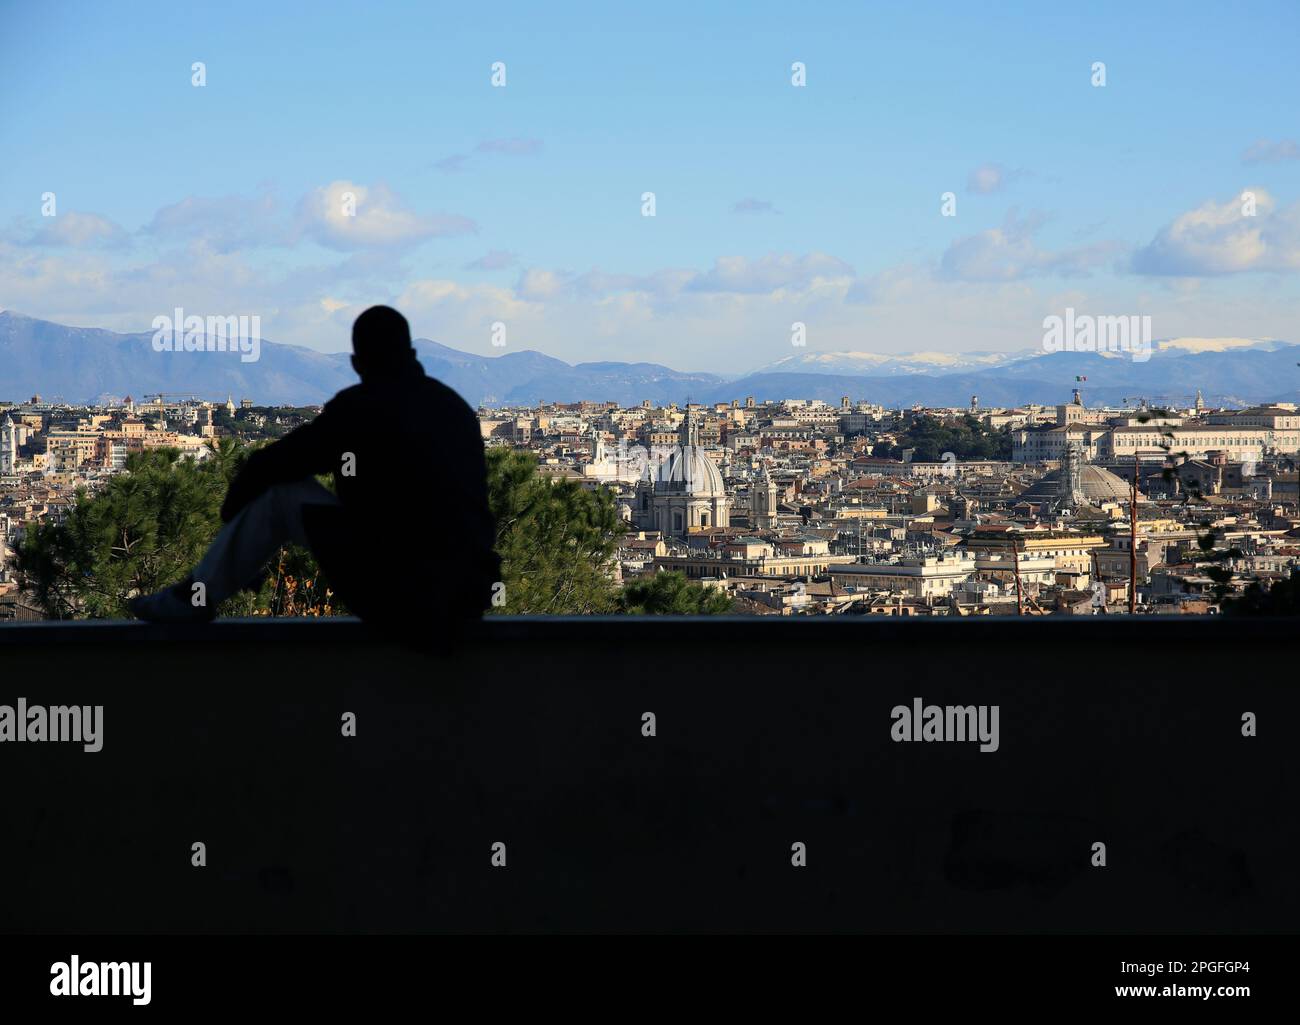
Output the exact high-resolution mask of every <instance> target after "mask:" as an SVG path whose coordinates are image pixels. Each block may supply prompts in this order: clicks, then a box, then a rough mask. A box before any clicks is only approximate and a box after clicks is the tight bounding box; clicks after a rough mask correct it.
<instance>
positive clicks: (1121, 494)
mask: <svg viewBox="0 0 1300 1025" xmlns="http://www.w3.org/2000/svg"><path fill="white" fill-rule="evenodd" d="M1065 486H1066V485H1065V469H1064V468H1062V469H1059V470H1053V471H1052V472H1051V473H1049V474H1046V475H1045V476H1044V477H1043V478H1042V479H1040V480H1038V481H1036V482H1035V483H1034V484H1032V485H1031V486H1030V487H1029V489H1028V490H1027V491H1024V492H1022V493H1021V495H1020V497H1021V498H1023V499H1025V500H1026V501H1029V502H1042V501H1049V500H1051V499H1054V498H1060V497H1062V495H1063V493H1064V489H1065ZM1079 490H1080V491H1082V492H1083V497H1084V498H1086V499H1087V500H1088V501H1089V502H1127V501H1128V500H1129V497H1130V492H1131V491H1132V485H1131V484H1129V482H1128V481H1126V480H1125V479H1124V478H1123V477H1119V476H1117V475H1116V474H1113V473H1111V472H1110V471H1109V470H1107V469H1104V468H1103V467H1100V466H1093V465H1092V464H1091V463H1084V464H1083V465H1082V466H1080V467H1079Z"/></svg>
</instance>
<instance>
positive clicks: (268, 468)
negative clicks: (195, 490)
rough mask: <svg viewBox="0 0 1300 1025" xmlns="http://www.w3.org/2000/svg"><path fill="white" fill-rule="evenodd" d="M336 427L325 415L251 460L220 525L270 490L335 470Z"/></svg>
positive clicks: (243, 469)
mask: <svg viewBox="0 0 1300 1025" xmlns="http://www.w3.org/2000/svg"><path fill="white" fill-rule="evenodd" d="M333 423H334V418H333V417H331V416H330V415H329V413H328V411H322V412H321V414H320V415H319V416H317V417H316V419H314V420H311V421H309V422H308V423H305V424H303V425H302V426H301V427H297V428H295V429H294V430H292V431H290V432H289V433H288V434H286V435H285V436H284V437H283V438H281V439H280V440H279V441H275V442H272V443H271V444H270V445H267V446H266V447H265V448H260V449H258V450H257V451H256V452H254V453H253V454H252V455H251V456H249V457H248V460H247V462H245V463H244V465H243V467H241V469H240V471H239V473H237V474H236V475H235V479H234V480H232V481H231V482H230V489H229V490H228V491H227V492H226V500H225V501H224V502H223V503H222V504H221V521H222V522H223V523H229V522H230V520H231V519H233V518H234V516H235V514H236V513H238V512H239V510H240V509H242V508H244V506H246V505H247V504H248V503H249V502H251V501H252V500H253V499H255V498H257V497H258V496H259V495H261V494H262V492H264V491H266V490H267V488H270V487H273V486H274V485H276V484H287V483H289V482H290V481H295V480H302V478H304V477H311V476H313V475H315V474H318V473H328V472H329V471H330V470H333V469H334V468H335V466H336V465H337V460H338V455H339V454H338V452H336V451H335V449H336V448H337V446H336V445H334V444H333V443H332V442H331V438H332V436H333Z"/></svg>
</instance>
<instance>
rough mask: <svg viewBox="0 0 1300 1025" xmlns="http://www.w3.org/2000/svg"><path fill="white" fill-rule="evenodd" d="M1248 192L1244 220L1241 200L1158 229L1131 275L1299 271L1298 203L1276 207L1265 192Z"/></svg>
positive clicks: (1210, 204)
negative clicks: (1250, 199)
mask: <svg viewBox="0 0 1300 1025" xmlns="http://www.w3.org/2000/svg"><path fill="white" fill-rule="evenodd" d="M1247 191H1249V192H1252V193H1253V194H1254V199H1255V214H1254V216H1245V214H1244V211H1243V206H1244V204H1243V201H1242V198H1241V196H1234V197H1232V198H1230V199H1228V200H1226V201H1225V202H1222V203H1216V202H1215V201H1214V200H1209V201H1207V202H1205V203H1203V204H1201V206H1199V207H1197V208H1196V209H1195V210H1189V211H1187V212H1186V213H1183V214H1180V215H1179V216H1178V217H1176V218H1175V219H1174V220H1173V222H1172V223H1170V224H1168V225H1166V226H1165V227H1163V228H1161V229H1160V231H1158V232H1157V233H1156V236H1155V238H1153V239H1152V240H1151V242H1150V243H1149V244H1148V245H1146V246H1144V247H1143V248H1141V249H1139V250H1138V251H1137V252H1136V253H1135V254H1134V255H1133V260H1132V268H1133V270H1134V271H1135V272H1136V273H1138V274H1150V275H1172V276H1178V275H1182V276H1189V277H1204V276H1212V275H1220V274H1240V273H1244V272H1248V271H1293V270H1297V269H1300V203H1293V204H1292V205H1291V206H1289V207H1285V208H1279V207H1278V205H1277V202H1276V200H1274V199H1273V197H1272V196H1271V195H1270V194H1269V193H1268V192H1266V191H1265V190H1263V189H1250V190H1247Z"/></svg>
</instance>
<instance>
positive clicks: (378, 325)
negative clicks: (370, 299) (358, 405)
mask: <svg viewBox="0 0 1300 1025" xmlns="http://www.w3.org/2000/svg"><path fill="white" fill-rule="evenodd" d="M414 362H415V349H414V347H413V346H412V345H411V325H410V324H408V323H407V322H406V318H405V317H403V316H402V315H401V314H400V313H398V312H397V311H396V310H395V309H393V308H392V307H391V306H372V307H370V309H368V310H366V311H365V313H363V314H361V316H359V317H358V318H357V319H356V321H355V322H354V323H353V325H352V368H353V369H354V370H355V371H356V372H357V373H358V374H360V375H361V377H362V378H363V379H364V378H366V377H370V376H373V375H375V374H390V373H395V372H400V371H403V370H406V369H407V368H409V367H410V366H411V365H412V364H413V363H414Z"/></svg>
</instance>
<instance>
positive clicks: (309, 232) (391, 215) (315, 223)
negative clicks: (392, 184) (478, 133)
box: [296, 180, 478, 250]
mask: <svg viewBox="0 0 1300 1025" xmlns="http://www.w3.org/2000/svg"><path fill="white" fill-rule="evenodd" d="M349 197H352V200H353V201H352V202H351V203H349ZM349 209H355V213H354V214H350V213H349V212H348V211H349ZM296 229H297V232H296V233H297V234H298V235H300V236H304V235H305V236H307V237H310V238H312V239H314V240H315V241H316V242H318V243H320V244H321V245H323V246H327V247H329V248H331V249H341V250H351V249H366V248H395V249H401V248H406V247H409V246H414V245H418V244H419V243H421V242H424V241H426V240H428V239H431V238H437V237H440V236H445V235H464V234H467V233H472V232H475V231H477V230H478V226H477V225H476V224H475V223H474V222H473V221H472V220H470V219H469V218H468V217H460V216H457V215H454V214H441V213H440V214H430V215H421V214H417V213H415V212H414V211H412V210H409V209H407V208H406V207H405V206H404V205H403V204H402V203H401V201H400V200H399V199H398V197H397V195H396V194H395V193H394V192H393V191H392V190H391V189H389V188H388V187H387V186H385V185H370V186H367V185H360V184H358V183H356V182H351V181H345V180H340V181H334V182H330V184H328V185H324V186H322V187H320V188H318V189H315V190H314V191H312V192H310V193H308V194H307V195H306V196H304V197H303V200H302V202H301V203H300V204H299V206H298V217H297V224H296Z"/></svg>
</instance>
